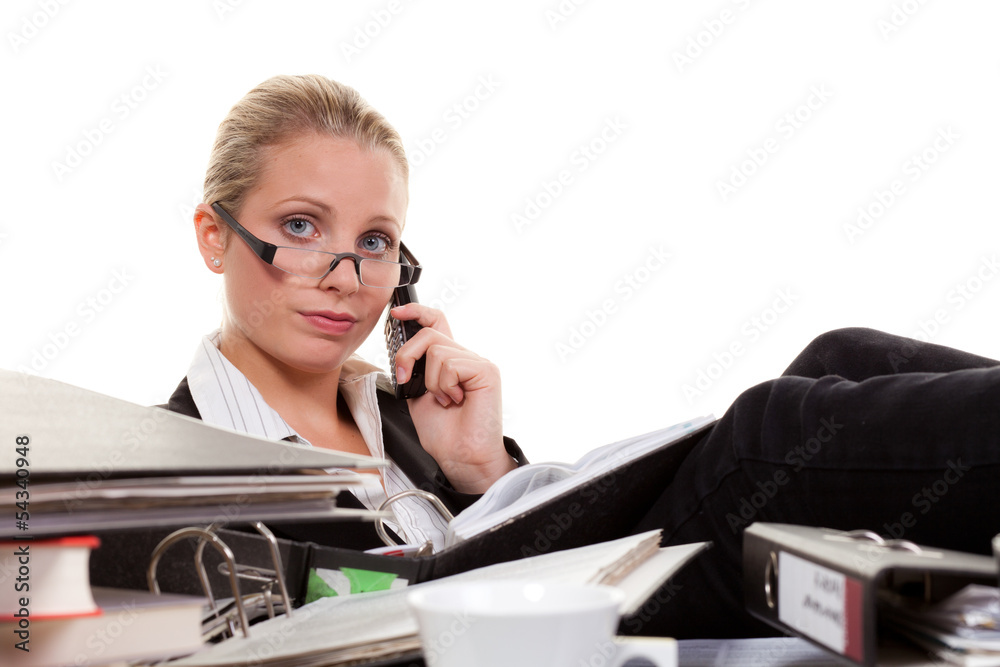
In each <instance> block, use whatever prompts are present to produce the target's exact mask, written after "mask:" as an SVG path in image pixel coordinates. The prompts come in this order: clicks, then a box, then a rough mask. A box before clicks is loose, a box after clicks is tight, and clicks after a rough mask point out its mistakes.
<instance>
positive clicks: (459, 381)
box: [425, 346, 500, 405]
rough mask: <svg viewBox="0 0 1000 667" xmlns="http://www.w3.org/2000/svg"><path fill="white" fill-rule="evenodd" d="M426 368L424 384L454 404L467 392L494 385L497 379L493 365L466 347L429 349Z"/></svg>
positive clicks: (434, 347) (497, 381)
mask: <svg viewBox="0 0 1000 667" xmlns="http://www.w3.org/2000/svg"><path fill="white" fill-rule="evenodd" d="M427 369H428V371H427V374H426V375H425V384H427V383H429V385H430V387H431V388H430V389H428V391H434V392H435V395H440V396H446V397H447V398H448V399H450V402H454V403H456V404H460V403H461V402H462V401H463V400H464V398H465V397H466V396H468V392H470V391H476V390H479V389H484V388H487V387H490V386H495V385H496V384H497V383H499V379H500V378H499V372H498V370H497V368H496V366H495V365H494V364H493V363H492V362H490V361H489V360H487V359H483V358H482V357H480V356H479V355H477V354H475V353H473V352H470V351H469V350H456V349H455V348H448V347H444V346H433V347H431V348H430V349H429V350H428V352H427ZM439 402H441V401H439ZM442 405H445V403H444V402H442Z"/></svg>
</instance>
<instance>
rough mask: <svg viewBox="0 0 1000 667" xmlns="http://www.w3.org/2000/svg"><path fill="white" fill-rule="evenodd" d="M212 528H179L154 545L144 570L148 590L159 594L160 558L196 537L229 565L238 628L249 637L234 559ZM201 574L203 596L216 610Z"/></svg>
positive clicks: (209, 588)
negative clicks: (181, 543) (203, 589)
mask: <svg viewBox="0 0 1000 667" xmlns="http://www.w3.org/2000/svg"><path fill="white" fill-rule="evenodd" d="M212 528H213V526H210V527H209V528H208V529H205V528H181V529H180V530H175V531H174V532H172V533H170V534H169V535H167V536H166V537H165V538H163V540H162V541H161V542H160V543H159V544H158V545H156V549H154V550H153V556H152V558H151V559H150V562H149V569H147V570H146V580H147V581H148V583H149V590H150V591H152V592H153V593H155V594H156V595H159V594H160V584H159V582H158V581H157V580H156V566H157V565H159V563H160V558H161V557H162V556H163V554H164V553H165V552H166V550H167V549H169V548H170V547H171V546H173V545H174V544H175V543H177V542H179V541H180V540H182V539H184V538H187V537H197V538H199V540H201V543H202V544H204V543H206V542H207V543H210V544H211V545H212V546H213V547H215V549H216V550H217V551H218V552H219V553H221V554H222V557H223V558H224V559H225V561H226V563H228V564H229V586H230V587H231V588H232V590H233V595H234V596H235V598H236V611H237V613H238V615H239V619H240V627H241V628H242V629H243V636H244V637H248V638H249V637H250V622H249V621H248V620H247V612H246V609H245V608H244V606H243V597H242V596H241V595H240V582H239V580H238V579H237V578H236V559H235V558H234V557H233V550H232V549H230V548H229V546H228V545H227V544H226V543H225V542H223V541H222V540H221V539H219V536H218V535H216V534H215V533H214V532H213V530H212ZM202 575H203V572H199V577H202V586H203V587H205V594H206V595H207V596H208V599H209V601H210V603H211V605H212V609H213V610H216V609H217V607H216V603H215V597H214V596H213V595H212V589H211V587H210V586H207V587H206V586H205V585H206V583H207V578H206V577H203V576H202Z"/></svg>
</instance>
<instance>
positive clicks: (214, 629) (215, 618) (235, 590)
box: [146, 521, 292, 638]
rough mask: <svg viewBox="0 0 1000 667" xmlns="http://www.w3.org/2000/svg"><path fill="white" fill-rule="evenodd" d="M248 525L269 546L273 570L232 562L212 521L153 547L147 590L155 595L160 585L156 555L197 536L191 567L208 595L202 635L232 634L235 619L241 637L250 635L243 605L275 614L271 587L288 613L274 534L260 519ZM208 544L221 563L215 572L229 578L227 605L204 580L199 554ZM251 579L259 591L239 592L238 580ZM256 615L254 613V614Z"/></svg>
mask: <svg viewBox="0 0 1000 667" xmlns="http://www.w3.org/2000/svg"><path fill="white" fill-rule="evenodd" d="M251 525H253V527H254V528H255V529H256V530H257V532H258V533H260V534H261V535H262V536H263V537H264V539H265V540H267V543H268V545H269V550H270V552H271V561H272V563H273V565H274V569H273V570H268V569H264V568H257V567H250V566H245V565H240V564H239V563H237V562H236V558H235V557H234V555H233V551H232V549H230V548H229V546H228V545H227V544H226V543H225V542H223V541H222V539H220V538H219V536H218V535H217V534H216V531H217V530H218V529H219V528H221V526H222V524H219V523H213V524H211V525H210V526H208V527H207V528H197V527H191V528H182V529H180V530H176V531H174V532H173V533H171V534H170V535H167V536H166V537H165V538H163V540H161V541H160V543H159V544H158V545H157V546H156V549H154V550H153V555H152V557H151V558H150V562H149V568H148V569H147V570H146V579H147V581H148V583H149V590H150V591H152V592H153V593H155V594H159V593H160V585H159V582H158V581H157V578H156V569H157V565H159V562H160V558H161V557H162V556H163V554H164V553H165V552H166V551H167V549H169V548H170V547H171V546H173V545H174V544H176V543H177V542H179V541H181V540H183V539H187V538H197V539H198V547H197V549H196V551H195V557H194V562H195V570H196V571H197V573H198V580H199V581H200V582H201V587H202V590H203V591H204V592H205V597H206V598H208V603H209V610H210V612H211V614H210V616H209V618H208V619H207V620H206V621H205V624H204V626H205V627H204V635H205V636H206V638H214V637H216V636H218V635H221V634H223V633H224V632H226V631H228V633H229V635H230V636H235V635H236V631H237V627H236V626H237V621H238V625H239V629H240V631H241V632H242V634H243V636H244V637H249V636H250V622H249V614H248V613H247V608H250V609H251V610H254V611H259V610H261V609H265V610H266V613H267V616H268V618H274V617H275V615H276V611H275V606H276V605H275V601H274V593H273V588H274V586H275V585H277V587H278V593H279V595H280V596H281V601H280V603H281V607H282V609H281V613H284V614H285V615H286V616H291V615H292V602H291V598H290V597H289V595H288V588H287V586H286V585H285V577H284V569H283V568H282V565H281V554H280V553H279V552H278V541H277V539H276V538H275V537H274V534H273V533H272V532H271V531H270V530H268V529H267V527H266V526H265V525H264V524H263V523H261V522H260V521H254V522H253V523H252V524H251ZM209 544H210V545H212V547H214V548H215V549H216V550H217V551H218V552H219V553H220V554H221V555H222V559H223V562H222V563H219V572H220V573H221V574H223V575H225V576H226V577H228V579H229V587H230V590H231V591H232V594H233V601H232V603H230V604H228V605H224V606H223V605H220V604H219V602H218V601H217V600H216V599H215V595H214V594H213V593H212V586H211V584H210V583H209V580H208V572H207V571H206V570H205V563H204V562H203V556H204V552H205V546H206V545H209ZM241 579H243V580H246V581H252V582H255V583H258V584H261V587H260V591H259V592H256V593H249V594H247V595H246V596H244V595H242V594H241V592H240V580H241ZM257 615H258V614H254V617H256V616H257Z"/></svg>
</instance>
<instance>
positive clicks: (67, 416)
mask: <svg viewBox="0 0 1000 667" xmlns="http://www.w3.org/2000/svg"><path fill="white" fill-rule="evenodd" d="M0 442H5V443H9V445H10V449H11V450H13V448H14V446H15V443H17V445H18V447H17V449H18V451H19V452H21V454H18V455H17V456H15V455H14V454H13V453H12V454H11V455H10V456H7V457H4V458H2V459H0V477H2V478H3V479H5V480H7V481H6V482H5V483H4V484H3V485H2V486H0V503H4V504H5V505H6V506H9V507H14V506H15V502H16V501H24V503H25V506H26V509H25V511H26V512H27V513H28V516H29V517H30V520H29V521H25V522H24V523H23V524H14V523H11V524H8V527H7V528H6V529H0V536H2V535H18V534H19V535H22V536H23V535H25V534H30V535H34V536H41V535H59V534H67V533H80V532H91V531H98V530H106V529H118V528H134V527H149V526H172V525H177V526H186V525H191V524H198V523H210V522H213V521H223V522H227V523H246V522H250V521H256V520H261V521H274V520H280V519H282V518H294V519H296V520H302V519H307V518H331V519H358V518H367V519H369V520H371V519H374V518H375V517H376V516H377V513H375V512H368V511H365V510H353V509H344V508H338V507H337V503H336V499H337V495H338V494H339V493H340V492H341V491H343V490H345V489H347V488H349V487H351V486H353V485H355V484H359V483H361V482H360V479H361V478H360V477H359V476H357V475H354V474H346V475H345V474H344V472H343V471H335V472H332V474H331V473H327V472H325V471H326V470H328V469H344V468H372V467H378V466H381V465H385V461H381V460H378V459H372V458H370V457H365V456H358V455H354V454H347V453H343V452H334V451H330V450H324V449H317V448H311V447H302V446H298V445H294V444H289V443H279V442H273V441H270V440H266V439H263V438H257V437H254V436H248V435H246V434H243V433H238V432H236V431H232V430H229V429H223V428H218V427H214V426H210V425H208V424H205V423H204V422H202V421H200V420H197V419H192V418H190V417H186V416H183V415H179V414H176V413H173V412H169V411H166V410H162V409H159V408H150V407H145V406H141V405H135V404H132V403H129V402H127V401H122V400H119V399H115V398H112V397H109V396H104V395H102V394H98V393H95V392H92V391H88V390H86V389H82V388H80V387H75V386H72V385H68V384H64V383H61V382H56V381H53V380H48V379H44V378H39V377H35V376H32V375H26V374H22V373H15V372H13V371H0Z"/></svg>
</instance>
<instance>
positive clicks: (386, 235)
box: [220, 134, 407, 373]
mask: <svg viewBox="0 0 1000 667" xmlns="http://www.w3.org/2000/svg"><path fill="white" fill-rule="evenodd" d="M406 204H407V193H406V183H405V182H404V180H403V177H402V175H401V174H400V170H399V168H398V167H397V166H396V164H395V163H394V162H393V160H392V158H391V157H390V156H389V155H388V153H387V152H384V151H375V152H372V151H369V150H366V149H363V148H361V147H359V146H358V145H357V143H355V142H354V141H352V140H350V139H341V138H335V137H330V136H324V135H319V134H307V135H303V136H300V137H297V138H295V139H293V140H291V141H288V142H286V143H283V144H280V145H278V146H276V147H273V148H271V149H269V150H268V153H267V154H266V156H265V163H264V168H263V171H262V174H261V178H260V181H259V184H258V185H257V186H256V187H255V188H254V189H253V190H251V191H250V192H249V194H248V196H247V198H246V201H245V203H244V205H243V208H242V210H240V211H239V212H234V211H231V213H232V214H233V217H235V218H236V219H237V220H238V221H239V222H240V223H241V224H242V225H243V226H244V227H246V228H247V229H248V230H250V232H251V233H252V234H253V235H254V236H256V237H257V238H259V239H262V240H264V241H268V242H270V243H273V244H275V245H278V246H292V247H301V248H309V249H313V250H323V251H327V252H353V253H357V254H359V255H361V256H362V257H373V258H376V259H391V260H394V261H396V260H398V257H399V242H400V236H401V234H402V231H403V223H404V220H405V216H406ZM220 225H225V223H220ZM223 261H224V266H223V270H224V272H225V292H226V305H227V312H226V319H225V322H224V325H223V340H222V344H223V351H224V352H225V353H226V354H227V355H230V354H231V353H232V354H235V355H236V356H238V357H242V356H244V355H252V356H254V357H257V359H258V360H260V359H263V358H270V359H273V360H275V361H277V362H278V363H279V364H283V365H286V366H289V367H291V368H294V369H297V370H299V371H306V372H316V373H325V372H330V371H332V370H335V369H337V368H339V367H340V366H341V365H342V364H343V363H344V362H345V361H346V360H347V359H348V358H349V357H350V356H351V354H352V353H354V352H355V351H356V350H357V348H358V347H359V346H360V345H361V344H362V343H363V342H364V340H365V339H366V338H367V337H368V334H369V333H371V331H372V329H373V328H374V327H375V325H376V324H377V323H378V320H379V317H380V316H381V314H382V311H383V310H384V309H385V306H386V304H387V303H388V302H389V298H390V296H391V294H392V290H391V289H388V288H379V287H369V286H366V285H362V284H361V283H360V281H359V280H358V274H357V272H356V270H355V266H354V262H353V261H352V260H351V259H349V258H348V259H344V260H342V261H341V262H340V263H339V264H338V265H337V268H336V269H334V270H333V271H332V272H330V273H329V274H328V275H327V276H326V277H325V278H323V279H321V280H320V279H316V278H302V277H299V276H295V275H292V274H289V273H286V272H284V271H281V270H280V269H277V268H275V267H273V266H270V265H268V264H266V263H264V262H263V261H261V259H260V258H259V257H257V256H256V255H255V254H254V253H253V251H252V250H250V248H249V247H248V246H247V244H246V243H244V241H243V240H242V239H241V238H240V237H239V236H237V235H236V234H235V233H233V232H230V233H229V235H228V238H227V242H226V249H225V255H224V260H223ZM260 353H263V355H261V354H260ZM232 361H234V363H237V365H239V360H238V359H232ZM245 361H249V362H250V363H253V361H252V360H250V359H245Z"/></svg>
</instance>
